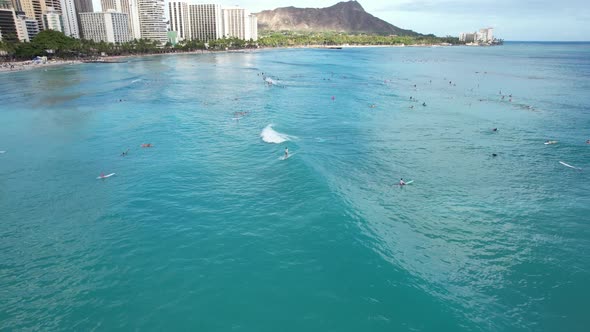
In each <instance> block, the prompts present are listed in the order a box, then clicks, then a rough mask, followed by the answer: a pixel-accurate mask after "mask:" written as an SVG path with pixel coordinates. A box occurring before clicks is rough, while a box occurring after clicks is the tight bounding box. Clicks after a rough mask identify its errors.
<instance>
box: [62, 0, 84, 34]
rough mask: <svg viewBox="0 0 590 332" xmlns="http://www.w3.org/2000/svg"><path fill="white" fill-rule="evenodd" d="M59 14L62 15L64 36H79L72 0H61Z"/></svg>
mask: <svg viewBox="0 0 590 332" xmlns="http://www.w3.org/2000/svg"><path fill="white" fill-rule="evenodd" d="M61 14H62V17H63V24H64V34H65V35H66V36H70V37H74V38H80V30H79V28H80V26H79V24H78V15H77V14H78V13H77V12H76V6H75V4H74V0H61Z"/></svg>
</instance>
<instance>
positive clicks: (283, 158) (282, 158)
mask: <svg viewBox="0 0 590 332" xmlns="http://www.w3.org/2000/svg"><path fill="white" fill-rule="evenodd" d="M296 154H297V152H293V153H289V156H288V157H285V156H282V157H279V159H280V160H287V159H289V158H291V157H293V156H294V155H296Z"/></svg>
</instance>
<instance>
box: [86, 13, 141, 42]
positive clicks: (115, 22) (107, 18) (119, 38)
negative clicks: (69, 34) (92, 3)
mask: <svg viewBox="0 0 590 332" xmlns="http://www.w3.org/2000/svg"><path fill="white" fill-rule="evenodd" d="M80 23H81V26H82V34H83V35H84V38H86V39H90V40H94V41H96V42H100V41H105V42H109V43H125V42H128V41H130V40H131V34H130V33H129V19H128V17H127V14H125V13H121V12H115V11H113V10H110V11H108V12H102V13H80Z"/></svg>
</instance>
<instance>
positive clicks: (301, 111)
mask: <svg viewBox="0 0 590 332" xmlns="http://www.w3.org/2000/svg"><path fill="white" fill-rule="evenodd" d="M262 73H264V74H265V76H267V77H269V80H270V79H272V81H274V82H275V83H276V84H274V85H272V86H269V85H267V84H265V82H264V81H263V77H262V76H261V75H262ZM449 81H450V82H451V84H449ZM414 85H415V87H414ZM589 91H590V44H572V43H569V44H568V43H562V44H559V43H557V44H542V43H509V44H506V45H505V46H501V47H492V48H466V47H452V48H363V49H343V50H319V49H297V50H269V51H254V52H237V53H218V54H202V55H176V56H154V57H145V58H137V59H131V60H130V61H129V62H128V63H122V64H84V65H75V66H64V67H59V68H49V69H47V70H36V71H30V72H20V73H8V74H3V75H1V76H0V93H1V97H0V98H1V105H0V151H5V153H2V154H0V330H7V331H8V330H37V331H52V330H71V331H87V330H98V331H111V330H127V331H128V330H169V331H173V330H177V331H189V330H190V331H230V330H231V331H587V328H588V326H590V315H588V308H589V306H588V298H589V297H590V225H589V223H590V193H589V189H590V184H589V180H590V176H589V174H590V145H588V144H585V141H586V140H588V139H590V92H589ZM510 94H511V95H512V101H509V99H510V98H509V95H510ZM501 95H505V97H504V100H502V97H501ZM332 97H334V98H332ZM410 97H412V100H410ZM416 99H417V100H418V101H417V102H415V101H413V100H416ZM119 100H121V101H119ZM422 103H426V105H427V106H422ZM410 106H414V107H413V108H410ZM234 112H248V113H247V114H242V115H240V114H239V113H238V114H234ZM236 118H239V119H236ZM492 128H498V131H497V132H493V131H492V130H491V129H492ZM546 140H556V141H558V143H557V144H554V145H544V144H543V143H544V142H545V141H546ZM143 143H151V144H153V147H152V148H141V147H140V145H141V144H143ZM285 147H288V148H289V151H290V152H291V154H292V156H291V158H289V159H287V160H280V157H281V156H282V155H283V151H284V149H285ZM127 149H129V154H128V156H125V157H122V156H120V154H121V152H122V151H125V150H127ZM493 153H495V154H497V157H492V154H493ZM559 161H563V162H565V163H567V164H569V165H573V166H574V167H578V168H581V169H583V170H581V171H580V170H576V169H573V168H568V167H566V166H564V165H562V164H560V163H559ZM101 172H104V173H105V174H107V173H113V172H115V173H116V175H115V176H113V177H111V178H109V179H106V180H97V179H96V177H97V176H98V175H99V174H100V173H101ZM402 177H403V178H404V179H405V180H410V179H412V180H414V181H415V182H414V183H413V184H411V185H408V186H406V187H402V188H400V187H399V186H393V185H394V184H395V183H397V182H398V181H399V179H400V178H402Z"/></svg>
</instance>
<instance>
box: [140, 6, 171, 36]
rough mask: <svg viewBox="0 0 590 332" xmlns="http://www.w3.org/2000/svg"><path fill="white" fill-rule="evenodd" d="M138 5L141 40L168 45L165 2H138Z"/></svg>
mask: <svg viewBox="0 0 590 332" xmlns="http://www.w3.org/2000/svg"><path fill="white" fill-rule="evenodd" d="M138 5H139V6H138V9H139V28H140V34H141V38H144V39H149V40H153V41H157V42H159V43H160V44H162V45H164V44H166V43H167V42H168V36H167V30H166V22H165V21H164V0H138Z"/></svg>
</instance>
